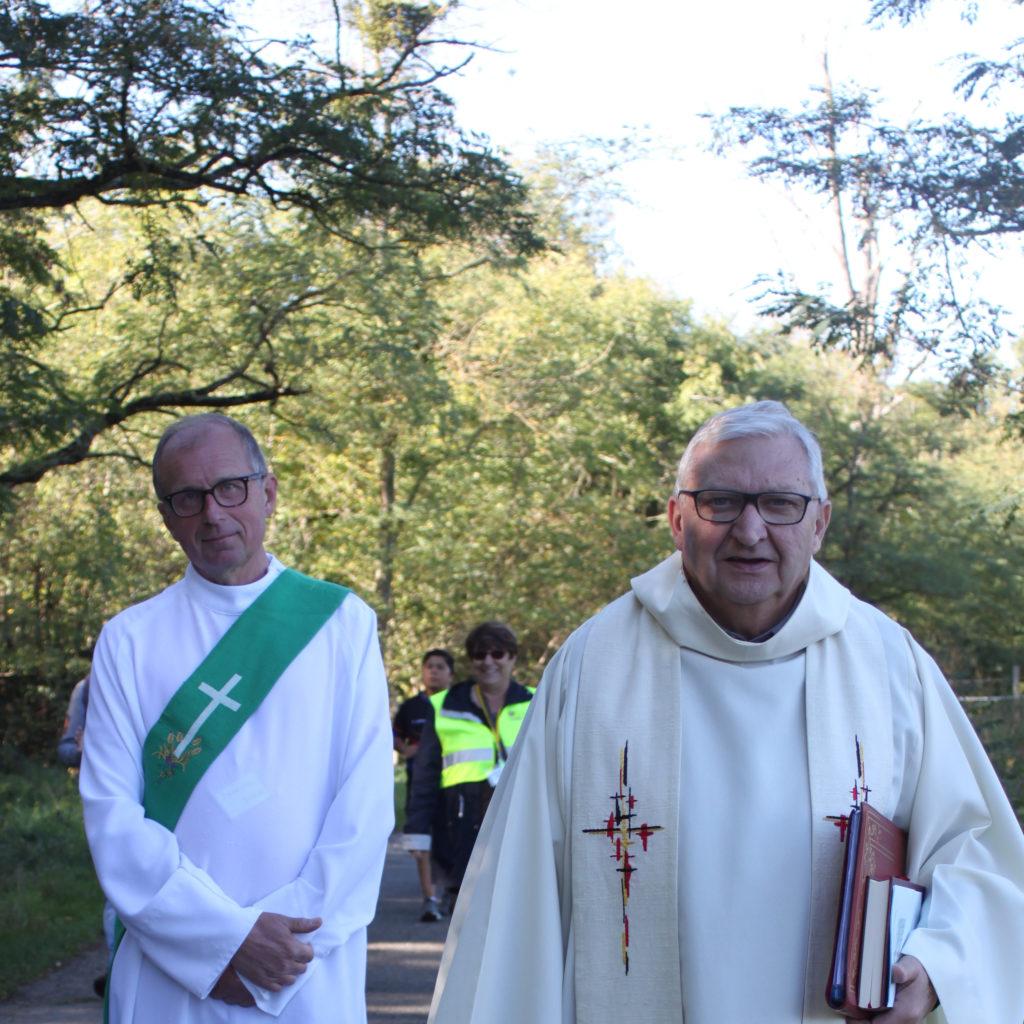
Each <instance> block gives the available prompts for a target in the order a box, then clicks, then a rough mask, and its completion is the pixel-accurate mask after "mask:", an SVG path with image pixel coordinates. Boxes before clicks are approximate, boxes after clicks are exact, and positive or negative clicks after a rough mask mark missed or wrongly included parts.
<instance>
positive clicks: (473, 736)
mask: <svg viewBox="0 0 1024 1024" xmlns="http://www.w3.org/2000/svg"><path fill="white" fill-rule="evenodd" d="M518 651H519V644H518V642H517V641H516V635H515V633H513V632H512V630H511V629H509V627H508V626H506V625H505V624H504V623H502V622H483V623H481V624H480V625H479V626H477V627H475V628H474V629H473V630H472V631H471V632H470V634H469V636H467V637H466V654H467V656H468V657H469V661H470V665H471V668H470V678H469V679H467V680H465V681H463V682H461V683H456V684H455V685H454V686H452V687H450V688H449V689H448V690H444V691H442V692H441V693H437V694H435V695H434V696H433V697H431V699H430V705H431V710H430V713H429V714H428V717H427V721H426V722H425V724H424V727H423V734H422V736H421V738H420V748H419V753H418V754H417V756H416V774H415V775H414V777H413V783H412V792H411V795H410V798H409V807H408V813H407V815H406V819H405V828H404V832H405V844H406V848H407V849H409V850H412V851H414V852H415V851H420V850H431V852H432V855H433V859H434V860H435V861H436V862H437V863H438V864H439V865H440V866H441V868H442V869H443V870H444V872H445V874H446V886H445V895H446V909H447V910H448V912H449V913H450V912H451V909H452V908H453V907H454V905H455V898H456V896H457V895H458V892H459V888H460V886H461V885H462V878H463V875H465V873H466V865H467V863H468V862H469V856H470V854H471V853H472V852H473V844H474V843H475V842H476V836H477V832H479V831H480V824H481V822H482V821H483V819H484V814H485V813H486V811H487V806H488V804H489V803H490V801H491V794H492V793H493V792H494V787H495V786H496V785H497V784H498V779H499V778H500V776H501V772H502V769H503V768H504V767H505V762H506V761H507V760H508V754H509V751H510V750H511V749H512V745H513V744H514V743H515V741H516V737H517V736H518V735H519V728H520V726H521V725H522V723H523V718H524V717H525V715H526V710H527V707H528V706H529V703H530V698H531V697H532V696H533V693H534V691H533V688H531V687H528V686H523V685H521V684H520V683H518V682H516V680H515V679H514V678H513V676H512V673H513V671H514V669H515V664H516V655H517V653H518ZM439 805H440V808H441V810H440V813H439V814H438V813H437V812H438V806H439ZM432 824H433V825H434V828H433V835H431V826H432Z"/></svg>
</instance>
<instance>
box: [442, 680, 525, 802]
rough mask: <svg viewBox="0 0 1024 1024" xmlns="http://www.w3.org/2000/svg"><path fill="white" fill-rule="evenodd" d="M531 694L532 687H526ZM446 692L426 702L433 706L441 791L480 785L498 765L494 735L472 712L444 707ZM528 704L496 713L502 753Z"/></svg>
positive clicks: (509, 745) (513, 737) (509, 746)
mask: <svg viewBox="0 0 1024 1024" xmlns="http://www.w3.org/2000/svg"><path fill="white" fill-rule="evenodd" d="M527 689H528V690H529V691H530V693H531V694H532V693H534V692H535V689H534V688H533V687H527ZM446 696H447V691H446V690H441V691H440V693H435V694H434V695H433V696H432V697H431V698H430V703H431V704H433V705H434V731H435V732H436V733H437V739H438V741H439V742H440V744H441V788H442V789H448V787H450V786H458V785H460V784H461V783H463V782H483V781H484V780H485V779H486V778H487V776H488V775H490V773H491V771H492V770H493V769H494V766H495V765H496V764H497V762H498V744H497V743H496V742H495V739H494V733H492V732H491V730H490V728H489V727H488V726H487V725H486V724H485V723H484V722H481V721H480V719H479V718H477V716H476V715H474V714H473V712H472V711H468V710H467V711H460V710H458V709H456V710H452V709H448V708H445V707H444V699H445V697H446ZM529 706H530V703H529V701H525V700H524V701H518V702H517V703H515V704H506V705H505V707H503V708H502V709H501V710H500V711H499V712H498V721H497V728H498V735H499V736H500V737H501V742H502V744H503V745H504V747H505V749H506V750H511V749H512V744H513V743H515V741H516V737H517V736H518V735H519V728H520V726H521V725H522V724H523V718H524V717H525V716H526V709H527V708H528V707H529Z"/></svg>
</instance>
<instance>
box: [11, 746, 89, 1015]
mask: <svg viewBox="0 0 1024 1024" xmlns="http://www.w3.org/2000/svg"><path fill="white" fill-rule="evenodd" d="M76 782H77V780H76V779H75V778H73V777H72V776H71V775H70V774H69V773H68V772H67V771H66V770H64V769H61V768H53V767H46V766H43V765H37V764H31V763H28V762H17V763H15V764H13V765H6V766H0V820H2V821H3V829H2V830H0V877H2V878H3V879H4V899H3V900H0V999H6V998H8V997H9V996H10V995H11V994H12V993H13V992H14V990H15V989H17V988H18V987H19V986H20V985H22V984H24V983H25V982H27V981H30V980H31V979H33V978H37V977H39V976H40V975H41V974H45V973H46V972H47V971H48V970H50V969H52V968H53V967H55V966H57V965H58V964H59V963H61V962H62V961H64V960H66V959H67V958H68V957H71V956H74V955H75V954H76V953H78V952H80V951H81V950H82V949H85V948H86V947H88V946H91V945H92V944H94V943H96V942H99V941H101V940H102V938H103V927H102V922H101V915H102V911H103V897H102V895H101V893H100V889H99V885H98V884H97V883H96V878H95V876H94V875H93V870H92V860H91V859H90V857H89V850H88V848H87V846H86V842H85V834H84V832H83V830H82V811H81V803H80V801H79V798H78V788H77V784H76Z"/></svg>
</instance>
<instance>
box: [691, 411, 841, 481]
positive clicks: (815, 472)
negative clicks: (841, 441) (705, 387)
mask: <svg viewBox="0 0 1024 1024" xmlns="http://www.w3.org/2000/svg"><path fill="white" fill-rule="evenodd" d="M785 435H789V436H790V437H795V438H796V439H797V440H798V441H799V442H800V444H801V445H802V446H803V449H804V451H805V452H806V453H807V464H808V468H809V469H810V474H811V483H812V484H813V486H814V488H815V490H816V491H817V492H818V493H817V494H815V495H813V497H815V498H820V499H821V500H822V501H824V500H825V499H826V498H828V490H827V488H826V487H825V470H824V467H823V465H822V460H821V445H819V444H818V439H817V437H815V436H814V433H813V431H811V430H808V428H807V427H805V426H804V425H803V424H802V423H801V422H800V421H799V420H798V419H797V418H796V417H795V416H794V415H793V414H792V413H791V412H790V411H789V410H788V409H787V408H786V407H785V406H784V405H783V404H782V403H781V402H770V401H768V402H752V403H751V404H750V405H740V406H737V407H736V408H734V409H724V410H723V411H722V412H716V413H715V415H714V416H712V417H710V418H709V419H706V420H705V421H704V422H703V423H702V424H701V425H700V427H698V428H697V433H696V434H694V435H693V437H691V438H690V443H689V444H688V445H687V446H686V451H684V452H683V457H682V458H681V459H680V460H679V470H678V471H677V473H676V486H675V490H676V492H677V493H678V491H679V490H680V488H681V487H682V486H683V483H684V481H685V480H686V474H687V473H688V472H689V470H690V466H691V464H692V463H693V456H694V452H695V451H696V449H697V448H699V447H700V446H701V445H704V444H716V443H718V442H720V441H735V440H737V439H738V438H741V437H782V436H785Z"/></svg>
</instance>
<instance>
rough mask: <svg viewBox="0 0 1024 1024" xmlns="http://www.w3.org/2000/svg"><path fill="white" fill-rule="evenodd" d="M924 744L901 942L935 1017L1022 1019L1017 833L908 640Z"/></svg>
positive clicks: (987, 770)
mask: <svg viewBox="0 0 1024 1024" xmlns="http://www.w3.org/2000/svg"><path fill="white" fill-rule="evenodd" d="M911 653H912V657H913V660H914V663H915V666H914V667H915V669H916V673H917V675H918V677H919V678H920V680H921V686H922V689H923V746H922V750H921V762H920V775H919V778H918V784H917V788H916V793H915V795H914V803H913V810H912V812H911V818H910V829H909V849H908V855H907V860H908V869H909V873H910V875H911V878H913V879H914V880H915V881H918V882H920V883H921V884H922V885H924V886H926V888H927V890H928V895H927V897H926V899H925V904H924V908H923V914H922V920H921V925H920V926H919V927H918V928H917V929H916V930H915V931H914V932H913V933H912V934H911V936H910V939H909V940H908V942H907V945H906V947H905V950H904V952H905V953H909V954H912V955H913V956H915V957H917V958H918V960H920V961H921V963H922V964H923V965H924V967H925V970H926V971H927V972H928V975H929V977H930V978H931V981H932V984H933V985H934V987H935V991H936V992H937V993H938V996H939V1002H940V1010H939V1012H938V1013H937V1014H936V1016H937V1017H939V1019H942V1016H943V1015H944V1017H945V1019H946V1020H947V1021H948V1022H949V1024H978V1022H980V1021H992V1022H995V1021H1005V1022H1007V1024H1016V1022H1017V1021H1020V1020H1022V1019H1024V971H1022V970H1021V964H1022V963H1024V837H1022V835H1021V829H1020V825H1019V824H1018V823H1017V818H1016V816H1015V814H1014V813H1013V810H1012V808H1011V807H1010V804H1009V801H1008V800H1007V799H1006V795H1005V793H1004V792H1003V789H1002V786H1001V784H1000V782H999V779H998V777H997V776H996V773H995V771H994V769H993V768H992V765H991V763H990V762H989V759H988V757H987V755H986V753H985V750H984V748H983V747H982V745H981V742H980V741H979V740H978V738H977V736H976V735H975V733H974V729H973V728H972V727H971V724H970V722H969V721H968V719H967V716H966V715H965V714H964V712H963V710H962V709H961V707H960V705H959V702H958V701H957V699H956V697H955V695H954V694H953V692H952V690H951V689H950V688H949V685H948V683H947V682H946V681H945V679H944V678H943V677H942V675H941V673H940V672H939V670H938V668H937V666H936V665H935V663H934V662H933V661H932V660H931V659H930V658H929V657H928V655H926V654H925V653H924V651H922V650H921V648H920V647H918V646H917V644H915V643H913V641H911Z"/></svg>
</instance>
